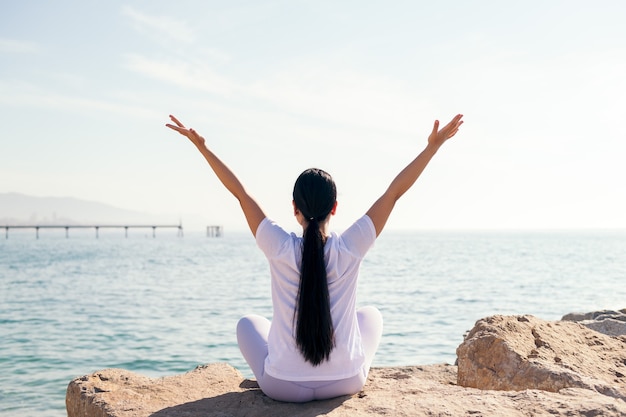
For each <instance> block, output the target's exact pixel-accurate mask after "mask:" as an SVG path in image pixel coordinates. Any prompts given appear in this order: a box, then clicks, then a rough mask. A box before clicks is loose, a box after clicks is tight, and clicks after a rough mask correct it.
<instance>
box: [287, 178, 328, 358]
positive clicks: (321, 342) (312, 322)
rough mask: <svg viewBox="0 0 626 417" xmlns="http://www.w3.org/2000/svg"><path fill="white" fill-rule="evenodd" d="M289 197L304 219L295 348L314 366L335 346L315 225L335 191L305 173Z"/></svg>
mask: <svg viewBox="0 0 626 417" xmlns="http://www.w3.org/2000/svg"><path fill="white" fill-rule="evenodd" d="M293 194H294V202H295V204H296V207H298V208H299V209H300V211H301V212H302V214H303V215H304V216H305V217H306V218H307V219H308V224H307V226H306V229H305V230H304V234H303V237H302V238H303V243H302V264H301V267H300V286H299V288H298V296H297V299H296V309H295V311H294V321H295V325H296V326H295V327H296V345H297V346H298V349H300V352H301V353H302V355H303V356H304V359H305V360H306V361H308V362H310V363H312V364H313V366H317V365H319V364H320V363H322V362H323V361H325V360H328V359H329V358H330V352H331V351H332V350H333V347H334V346H335V330H334V327H333V319H332V315H331V312H330V295H329V292H328V278H327V275H326V261H325V259H324V245H325V243H326V237H325V236H323V235H322V232H321V230H320V224H319V222H320V221H323V220H325V219H326V217H327V216H328V215H329V214H330V212H331V210H332V208H333V207H334V205H335V201H336V198H337V191H336V188H335V183H334V182H333V180H332V178H331V177H330V175H328V174H327V173H326V172H324V171H322V170H320V169H309V170H306V171H304V172H303V173H302V174H301V175H300V177H298V180H297V181H296V185H295V187H294V193H293Z"/></svg>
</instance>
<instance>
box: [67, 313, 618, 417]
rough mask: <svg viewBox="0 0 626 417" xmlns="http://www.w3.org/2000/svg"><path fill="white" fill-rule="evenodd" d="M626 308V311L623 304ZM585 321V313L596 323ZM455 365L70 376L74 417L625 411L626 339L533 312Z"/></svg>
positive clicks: (468, 345) (477, 332)
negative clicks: (353, 382) (318, 386)
mask: <svg viewBox="0 0 626 417" xmlns="http://www.w3.org/2000/svg"><path fill="white" fill-rule="evenodd" d="M622 312H623V311H622ZM592 319H593V317H591V318H580V320H592ZM457 356H458V364H457V365H448V364H440V365H428V366H407V367H391V368H373V369H372V370H371V372H370V377H369V379H368V382H367V384H366V386H365V388H364V389H363V391H362V392H360V393H359V394H357V395H353V396H346V397H339V398H335V399H332V400H327V401H313V402H310V403H306V404H290V403H281V402H277V401H273V400H271V399H269V398H268V397H266V396H265V395H264V394H263V393H262V392H261V391H260V390H259V389H258V386H257V384H256V382H255V381H252V380H248V379H244V378H243V377H242V375H241V374H240V373H239V372H238V371H237V370H235V369H234V368H233V367H231V366H229V365H227V364H222V363H216V364H210V365H205V366H200V367H198V368H196V369H195V370H193V371H191V372H188V373H186V374H183V375H175V376H169V377H163V378H148V377H145V376H141V375H138V374H135V373H132V372H129V371H125V370H122V369H105V370H102V371H98V372H95V373H93V374H91V375H86V376H83V377H79V378H76V379H74V380H73V381H71V382H70V384H69V386H68V389H67V397H66V405H67V413H68V417H78V416H81V417H85V416H88V417H144V416H145V417H147V416H151V417H182V416H185V417H196V416H197V417H199V416H220V417H227V416H276V417H281V416H319V415H327V416H346V417H348V416H349V417H354V416H371V415H389V416H538V415H549V416H626V336H624V335H617V336H610V335H606V334H603V333H600V332H598V331H595V330H592V329H591V328H589V327H587V326H585V325H584V324H581V323H578V322H576V321H569V320H562V321H544V320H540V319H538V318H536V317H533V316H528V315H526V316H492V317H487V318H484V319H482V320H479V321H478V322H477V323H476V325H475V327H474V328H473V329H472V330H471V331H470V332H469V333H468V334H467V335H466V337H465V340H464V341H463V343H462V344H461V345H460V346H459V347H458V349H457Z"/></svg>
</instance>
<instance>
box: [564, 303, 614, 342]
mask: <svg viewBox="0 0 626 417" xmlns="http://www.w3.org/2000/svg"><path fill="white" fill-rule="evenodd" d="M561 320H565V321H575V322H578V323H580V324H582V325H583V326H586V327H588V328H590V329H592V330H595V331H597V332H600V333H603V334H606V335H609V336H620V335H626V308H624V309H622V310H619V311H614V310H600V311H592V312H590V313H569V314H566V315H564V316H563V318H562V319H561Z"/></svg>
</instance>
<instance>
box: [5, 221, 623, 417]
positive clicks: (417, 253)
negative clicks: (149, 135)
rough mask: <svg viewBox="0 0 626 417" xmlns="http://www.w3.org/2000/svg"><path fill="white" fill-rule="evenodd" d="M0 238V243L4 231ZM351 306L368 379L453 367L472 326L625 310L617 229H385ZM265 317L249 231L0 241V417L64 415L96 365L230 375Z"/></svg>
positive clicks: (52, 233) (264, 280)
mask: <svg viewBox="0 0 626 417" xmlns="http://www.w3.org/2000/svg"><path fill="white" fill-rule="evenodd" d="M2 231H4V230H2ZM359 279H360V282H359V287H358V305H359V306H364V305H374V306H376V307H378V308H379V310H380V311H381V312H382V314H383V318H384V332H383V338H382V342H381V344H380V347H379V350H378V353H377V355H376V358H375V360H374V364H373V366H375V367H382V366H404V365H425V364H433V363H444V362H445V363H450V364H453V363H454V362H455V360H456V353H455V351H456V348H457V346H458V345H459V344H460V343H461V342H462V341H463V335H464V333H465V332H466V331H468V330H469V329H471V328H472V327H473V325H474V323H475V322H476V320H478V319H480V318H483V317H486V316H490V315H494V314H507V315H508V314H512V315H517V314H532V315H535V316H537V317H540V318H543V319H546V320H558V319H560V318H561V317H562V316H563V315H564V314H567V313H570V312H589V311H596V310H603V309H621V308H625V307H626V285H625V282H626V230H613V231H611V230H603V231H589V230H585V231H580V230H558V231H548V230H544V231H411V232H409V231H406V232H400V231H385V232H383V234H382V235H381V236H380V237H379V238H378V240H377V242H376V244H375V246H374V247H373V248H372V249H371V251H370V252H369V253H368V255H367V257H366V258H365V259H364V261H363V264H362V268H361V275H360V278H359ZM248 313H257V314H261V315H265V316H267V317H268V318H271V315H272V308H271V301H270V288H269V274H268V266H267V263H266V261H265V259H264V257H263V255H262V253H261V252H260V250H259V249H258V248H257V247H256V244H255V241H254V239H253V238H252V236H251V234H249V233H244V232H232V233H229V232H228V231H225V233H224V234H223V236H221V237H208V236H206V235H205V234H202V233H196V234H194V233H186V234H185V236H184V237H178V236H177V235H176V232H173V231H172V230H167V229H163V230H159V229H157V230H156V235H155V236H154V237H153V235H152V231H150V233H145V232H142V231H132V230H131V231H129V233H128V237H125V234H124V231H123V230H116V229H110V230H109V229H106V230H104V229H101V230H100V232H99V235H98V237H96V236H95V234H94V231H93V230H88V229H85V230H79V229H76V230H74V229H72V230H70V231H69V236H68V237H66V235H65V230H54V229H50V230H40V232H39V237H38V238H36V236H35V231H34V230H21V231H18V230H10V232H9V234H8V237H6V236H0V415H1V416H52V417H61V416H66V411H65V394H66V389H67V386H68V383H69V382H70V381H71V380H72V379H74V378H76V377H79V376H82V375H86V374H90V373H92V372H95V371H97V370H101V369H104V368H124V369H126V370H131V371H134V372H137V373H140V374H143V375H146V376H150V377H160V376H167V375H174V374H180V373H184V372H187V371H190V370H192V369H194V368H195V367H196V366H198V365H202V364H207V363H214V362H227V363H229V364H231V365H232V366H234V367H235V368H237V369H238V370H240V371H241V373H242V374H243V376H244V377H247V378H249V377H251V376H252V374H251V372H250V370H249V368H248V367H247V365H246V363H245V362H244V360H243V358H242V356H241V354H240V352H239V349H238V347H237V342H236V337H235V326H236V323H237V320H238V319H239V318H240V317H241V316H243V315H245V314H248Z"/></svg>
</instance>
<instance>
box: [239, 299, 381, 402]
mask: <svg viewBox="0 0 626 417" xmlns="http://www.w3.org/2000/svg"><path fill="white" fill-rule="evenodd" d="M357 320H358V325H359V330H360V332H361V340H362V343H363V351H364V353H365V365H364V367H363V373H362V374H358V375H355V376H353V377H351V378H347V379H340V380H333V381H310V382H303V381H284V380H281V379H276V378H273V377H271V376H270V375H267V374H266V373H265V358H267V354H268V352H267V338H268V335H269V330H270V321H269V320H268V319H266V318H265V317H261V316H258V315H255V314H251V315H247V316H245V317H243V318H242V319H241V320H239V323H237V343H238V344H239V349H240V350H241V354H242V355H243V357H244V358H245V360H246V362H248V365H249V366H250V369H252V373H254V376H255V377H256V380H257V382H258V384H259V387H260V388H261V390H262V391H263V392H264V393H265V395H267V396H268V397H270V398H273V399H275V400H278V401H286V402H306V401H312V400H323V399H327V398H334V397H339V396H341V395H352V394H356V393H357V392H359V391H360V390H361V389H362V388H363V385H365V381H366V380H367V374H368V373H369V369H370V366H371V364H372V360H373V359H374V354H375V353H376V350H377V349H378V344H379V343H380V339H381V336H382V333H383V318H382V315H381V314H380V311H378V309H376V308H375V307H371V306H369V307H363V308H360V309H359V310H357Z"/></svg>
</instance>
